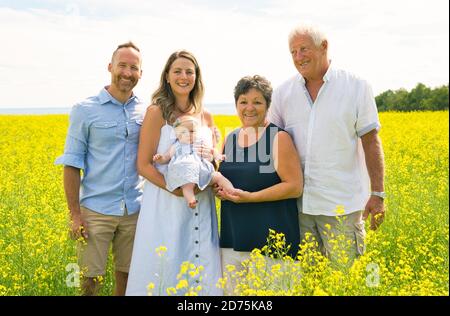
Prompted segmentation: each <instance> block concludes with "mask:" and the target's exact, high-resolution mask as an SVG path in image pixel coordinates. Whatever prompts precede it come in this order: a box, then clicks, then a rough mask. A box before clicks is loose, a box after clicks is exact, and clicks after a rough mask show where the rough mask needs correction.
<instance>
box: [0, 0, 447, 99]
mask: <svg viewBox="0 0 450 316" xmlns="http://www.w3.org/2000/svg"><path fill="white" fill-rule="evenodd" d="M47 2H49V1H47ZM50 2H51V1H50ZM55 3H56V2H55ZM58 3H60V2H58ZM192 3H197V5H193V4H192ZM208 3H209V2H207V1H200V0H197V1H191V2H190V4H189V2H187V1H167V2H166V1H162V0H161V1H159V0H158V1H139V0H130V1H127V2H124V1H119V0H110V1H106V0H94V1H89V2H88V1H87V0H80V1H76V2H69V3H68V4H66V5H65V6H64V7H62V9H61V7H60V9H59V10H54V11H48V10H42V9H41V10H26V11H23V10H22V11H18V10H11V9H6V8H0V21H1V28H0V38H2V40H3V42H4V43H8V44H7V46H6V47H3V49H2V50H0V72H1V74H2V76H0V90H1V91H2V92H4V91H8V93H2V101H0V107H7V106H69V105H71V104H73V103H74V102H76V101H78V100H80V99H83V98H85V97H87V96H89V95H93V94H95V93H97V92H98V91H99V90H100V88H101V87H102V86H103V85H104V84H107V83H108V82H109V73H108V72H107V70H106V66H107V63H108V61H109V58H110V55H111V53H112V51H113V50H114V49H115V47H116V46H117V44H119V43H121V42H124V41H127V40H133V41H135V42H136V43H137V44H138V45H139V46H140V47H141V51H142V54H143V59H144V62H143V68H144V76H143V78H142V80H141V82H140V83H139V84H138V86H137V88H136V92H137V93H138V94H139V95H141V96H142V97H143V99H145V100H149V97H150V94H151V93H152V92H153V90H154V89H155V88H156V86H157V84H158V80H159V76H160V72H161V70H162V68H163V66H164V63H165V61H166V59H167V57H168V56H169V54H170V53H171V52H173V51H174V50H176V49H180V48H185V49H188V50H191V51H192V52H193V53H194V54H195V55H196V57H197V59H198V61H199V63H200V65H201V67H202V71H203V75H204V81H205V85H206V95H205V103H216V102H232V99H233V88H234V85H235V84H236V82H237V81H238V80H239V79H240V78H241V77H242V76H244V75H248V74H256V73H258V74H261V75H264V76H266V77H267V78H268V79H269V80H271V81H272V83H273V85H274V86H277V85H278V84H280V83H281V82H282V81H283V80H285V79H287V78H288V77H289V76H291V75H292V74H294V73H295V69H294V67H293V66H292V64H291V61H290V56H289V53H288V49H287V34H288V32H289V30H290V28H291V27H292V26H294V25H295V24H296V23H297V22H299V21H301V20H309V21H312V22H314V23H316V24H319V25H322V26H323V27H324V29H325V30H326V31H327V32H328V34H329V38H330V50H331V57H332V59H333V62H335V63H336V64H339V65H342V66H345V67H346V68H348V69H350V70H352V71H354V72H356V73H358V74H360V75H361V76H363V77H365V78H366V79H368V81H369V82H371V83H372V85H373V88H374V91H375V93H376V94H378V93H380V92H382V91H384V90H387V89H398V88H400V87H405V88H407V89H411V88H412V87H414V86H415V85H416V84H417V83H418V82H423V83H425V84H427V85H430V86H436V85H441V84H446V83H448V70H447V69H448V55H449V53H448V2H447V1H442V0H429V1H427V2H426V3H423V2H422V1H419V0H417V1H386V0H383V1H361V0H350V1H342V2H337V1H331V0H327V1H319V2H314V3H311V2H310V1H303V0H302V1H291V0H276V1H275V0H273V1H266V3H265V5H264V6H262V5H261V6H255V8H254V9H251V7H250V5H247V6H245V7H242V6H240V5H238V4H237V2H235V3H234V4H233V5H231V6H230V7H225V6H224V5H221V6H220V7H217V6H213V5H208ZM257 12H260V13H257Z"/></svg>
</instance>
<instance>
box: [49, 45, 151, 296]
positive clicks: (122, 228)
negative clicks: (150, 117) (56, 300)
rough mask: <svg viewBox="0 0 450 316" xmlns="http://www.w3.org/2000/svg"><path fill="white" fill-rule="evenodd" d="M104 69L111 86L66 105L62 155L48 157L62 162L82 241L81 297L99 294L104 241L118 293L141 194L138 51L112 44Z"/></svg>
mask: <svg viewBox="0 0 450 316" xmlns="http://www.w3.org/2000/svg"><path fill="white" fill-rule="evenodd" d="M108 70H109V72H110V73H111V84H110V85H109V86H106V87H105V88H103V89H102V90H101V91H100V93H99V94H98V95H96V96H94V97H90V98H88V99H86V100H84V101H82V102H80V103H78V104H76V105H75V106H74V107H73V108H72V112H71V114H70V125H69V131H68V135H67V139H66V145H65V150H64V155H62V156H61V157H59V158H58V159H57V160H56V162H55V163H56V164H62V165H64V189H65V192H66V198H67V204H68V207H69V210H70V215H71V219H72V223H71V234H72V237H73V238H74V239H78V240H80V241H81V242H79V243H78V256H79V263H80V266H81V271H82V274H83V276H84V278H83V282H82V294H83V295H96V294H97V293H98V290H99V278H98V277H99V276H103V275H105V270H106V264H107V258H108V253H109V246H110V244H111V243H112V245H113V247H112V249H113V255H114V262H115V278H116V282H115V284H116V288H115V295H124V294H125V289H126V284H127V279H128V270H129V266H130V261H131V252H132V248H133V241H134V233H135V230H136V222H137V215H138V212H139V209H140V200H141V196H142V191H141V188H140V177H139V175H138V173H137V170H136V155H137V145H138V139H139V131H140V126H141V124H142V120H143V113H144V111H145V109H144V107H143V104H142V103H140V101H139V100H138V98H137V97H136V96H135V95H134V94H133V88H134V87H135V86H136V84H137V83H138V81H139V79H140V78H141V75H142V70H141V54H140V52H139V49H138V48H137V47H136V46H135V45H134V44H133V43H131V42H128V43H125V44H122V45H119V46H118V47H117V49H116V50H115V51H114V53H113V55H112V59H111V63H109V65H108ZM81 169H82V170H83V178H81V177H80V170H81ZM83 239H84V241H83Z"/></svg>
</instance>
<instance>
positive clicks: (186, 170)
mask: <svg viewBox="0 0 450 316" xmlns="http://www.w3.org/2000/svg"><path fill="white" fill-rule="evenodd" d="M173 127H174V129H175V134H176V137H177V140H176V141H175V143H174V144H173V145H172V146H171V147H170V148H169V150H168V151H167V152H166V153H164V154H156V155H154V156H153V161H154V162H156V163H159V164H167V163H169V165H168V166H167V174H166V175H165V179H166V187H167V190H169V191H170V192H172V191H173V190H175V189H177V188H179V187H181V189H182V191H183V196H184V198H185V199H186V201H187V203H188V205H189V207H190V208H192V209H194V208H196V207H197V202H198V201H197V200H196V199H195V194H194V189H195V185H197V186H198V187H199V189H200V190H204V189H205V188H206V187H207V186H208V185H210V184H211V185H213V184H216V183H217V184H218V185H219V186H220V187H222V188H223V189H224V190H226V191H231V190H233V189H234V188H233V184H232V183H231V182H230V181H229V180H228V179H227V178H225V177H224V176H223V175H222V174H221V173H220V172H217V171H215V170H214V166H213V165H212V163H211V162H209V161H207V160H205V159H203V158H201V157H199V155H198V154H197V152H196V151H195V150H194V142H195V140H196V134H197V131H198V127H199V123H198V120H197V119H196V118H194V117H192V116H189V115H184V116H181V117H179V118H178V119H177V120H176V121H175V123H174V125H173ZM213 156H214V159H216V160H219V161H223V160H224V158H225V156H224V155H221V154H219V153H217V152H216V150H214V154H213Z"/></svg>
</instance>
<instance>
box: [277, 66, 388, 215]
mask: <svg viewBox="0 0 450 316" xmlns="http://www.w3.org/2000/svg"><path fill="white" fill-rule="evenodd" d="M323 80H324V84H323V85H322V87H321V88H320V91H319V94H318V95H317V98H316V100H315V102H312V99H311V97H310V95H309V93H308V91H307V89H306V86H305V79H304V78H303V77H302V76H301V75H300V74H297V75H296V76H294V77H293V78H291V79H289V80H287V81H286V82H285V83H283V84H282V85H281V86H280V87H278V88H277V89H276V90H275V91H274V93H273V97H272V100H273V101H272V105H271V106H270V108H269V113H268V119H269V121H270V122H272V123H274V124H275V125H278V126H279V127H281V128H283V129H285V130H286V131H287V132H288V133H289V134H290V135H291V137H292V138H293V140H294V143H295V146H296V148H297V151H298V153H299V155H300V159H301V164H302V169H303V173H304V189H303V196H302V197H300V198H299V199H298V203H297V205H298V208H299V211H300V212H303V213H305V214H311V215H327V216H336V212H335V210H336V207H337V206H338V205H340V206H343V207H344V210H345V213H346V214H350V213H353V212H355V211H359V210H363V209H364V207H365V204H366V202H367V200H368V197H369V187H370V183H369V177H368V173H367V168H366V164H365V158H364V151H363V148H362V144H361V140H360V137H361V136H362V135H364V134H366V133H368V132H370V131H371V130H373V129H379V128H380V126H381V125H380V122H379V119H378V112H377V107H376V104H375V99H374V97H373V93H372V89H371V87H370V86H369V84H368V83H367V82H366V81H365V80H362V79H360V78H358V77H356V76H355V75H353V74H351V73H349V72H347V71H344V70H339V69H334V68H332V67H331V66H330V67H329V68H328V71H327V72H326V74H325V76H324V77H323Z"/></svg>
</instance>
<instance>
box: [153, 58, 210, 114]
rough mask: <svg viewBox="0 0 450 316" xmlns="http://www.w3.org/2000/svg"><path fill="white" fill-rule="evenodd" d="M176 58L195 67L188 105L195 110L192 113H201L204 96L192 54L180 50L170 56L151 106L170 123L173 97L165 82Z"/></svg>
mask: <svg viewBox="0 0 450 316" xmlns="http://www.w3.org/2000/svg"><path fill="white" fill-rule="evenodd" d="M178 58H186V59H188V60H190V61H191V62H192V63H193V64H194V66H195V83H194V88H193V89H192V91H191V92H190V93H189V103H190V105H192V106H193V107H194V109H195V112H194V113H200V112H201V111H202V99H203V95H204V86H203V81H202V74H201V71H200V67H199V65H198V62H197V59H195V57H194V55H192V53H190V52H188V51H186V50H180V51H176V52H174V53H173V54H172V55H170V57H169V59H168V60H167V62H166V65H165V67H164V69H163V72H162V73H161V79H160V83H159V87H158V89H157V90H156V91H155V92H154V93H153V95H152V104H155V105H158V106H159V107H160V108H161V111H162V113H163V118H164V119H165V120H167V121H170V122H171V121H172V119H173V118H172V113H173V111H174V110H175V107H176V104H175V95H174V94H173V92H172V89H171V88H170V84H169V83H168V82H167V75H168V73H169V70H170V67H171V66H172V64H173V62H174V61H175V60H176V59H178Z"/></svg>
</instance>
